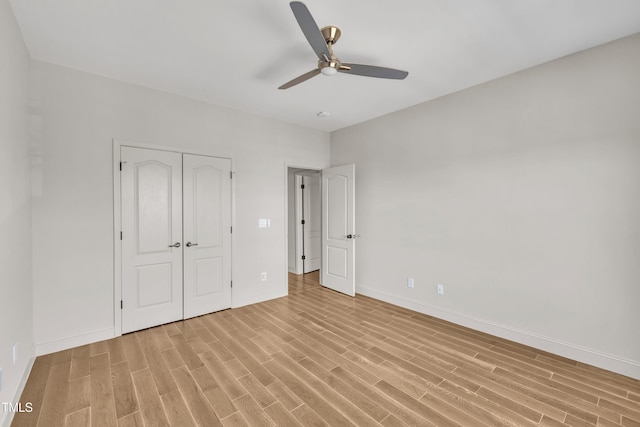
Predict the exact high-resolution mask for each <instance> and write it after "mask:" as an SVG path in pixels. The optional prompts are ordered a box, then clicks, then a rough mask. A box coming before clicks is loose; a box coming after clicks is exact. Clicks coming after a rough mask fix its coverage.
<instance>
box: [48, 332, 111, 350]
mask: <svg viewBox="0 0 640 427" xmlns="http://www.w3.org/2000/svg"><path fill="white" fill-rule="evenodd" d="M114 337H115V334H114V330H113V328H107V329H100V330H98V331H93V332H87V333H86V334H81V335H74V336H71V337H66V338H61V339H58V340H53V341H47V342H43V343H38V344H36V356H42V355H43V354H49V353H55V352H56V351H61V350H66V349H68V348H73V347H78V346H81V345H85V344H91V343H94V342H98V341H103V340H108V339H111V338H114Z"/></svg>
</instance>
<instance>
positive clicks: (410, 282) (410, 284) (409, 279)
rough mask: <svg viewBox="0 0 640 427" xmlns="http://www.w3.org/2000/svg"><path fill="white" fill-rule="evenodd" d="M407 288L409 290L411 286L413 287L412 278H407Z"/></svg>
mask: <svg viewBox="0 0 640 427" xmlns="http://www.w3.org/2000/svg"><path fill="white" fill-rule="evenodd" d="M407 286H408V287H410V288H413V286H414V282H413V277H409V278H408V279H407Z"/></svg>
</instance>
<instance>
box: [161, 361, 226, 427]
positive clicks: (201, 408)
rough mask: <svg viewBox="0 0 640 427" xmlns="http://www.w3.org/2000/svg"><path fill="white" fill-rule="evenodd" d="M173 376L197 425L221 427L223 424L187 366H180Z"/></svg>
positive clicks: (173, 371) (174, 370) (172, 372)
mask: <svg viewBox="0 0 640 427" xmlns="http://www.w3.org/2000/svg"><path fill="white" fill-rule="evenodd" d="M171 374H172V375H173V377H174V378H175V380H176V383H177V384H178V387H179V389H180V393H182V395H183V396H184V399H185V401H186V402H187V406H188V407H189V411H190V412H191V415H192V416H193V418H194V420H195V421H196V425H198V426H201V427H211V426H221V425H222V423H221V422H220V420H219V419H218V417H217V415H216V414H215V412H214V411H213V408H212V407H211V405H210V404H209V402H208V400H207V398H206V397H205V395H204V394H203V393H202V391H201V390H200V388H199V387H198V384H197V383H196V381H195V380H194V379H193V376H192V375H191V373H190V372H189V370H188V369H187V368H186V367H185V366H180V367H178V368H175V369H173V370H171Z"/></svg>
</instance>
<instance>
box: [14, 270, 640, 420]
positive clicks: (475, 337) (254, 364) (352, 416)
mask: <svg viewBox="0 0 640 427" xmlns="http://www.w3.org/2000/svg"><path fill="white" fill-rule="evenodd" d="M21 402H23V403H24V402H32V404H33V412H32V413H20V414H16V416H15V417H14V420H13V424H12V426H47V427H48V426H94V427H95V426H102V425H113V426H115V425H117V426H120V427H125V426H126V427H129V426H135V427H138V426H154V427H155V426H169V425H175V426H260V425H264V426H275V425H280V426H296V425H304V426H307V425H309V426H316V425H317V426H348V425H362V426H373V425H380V426H407V425H409V426H412V425H413V426H438V427H441V426H473V427H476V426H604V427H609V426H640V381H637V380H634V379H631V378H628V377H624V376H621V375H617V374H614V373H611V372H607V371H604V370H602V369H598V368H595V367H592V366H588V365H585V364H583V363H578V362H576V361H573V360H569V359H566V358H563V357H560V356H556V355H553V354H550V353H546V352H544V351H539V350H536V349H534V348H530V347H526V346H523V345H520V344H517V343H513V342H510V341H507V340H503V339H500V338H496V337H493V336H491V335H487V334H483V333H480V332H477V331H473V330H470V329H468V328H464V327H461V326H458V325H454V324H452V323H448V322H445V321H443V320H440V319H436V318H433V317H430V316H426V315H424V314H420V313H415V312H412V311H410V310H407V309H404V308H401V307H395V306H393V305H390V304H387V303H384V302H380V301H377V300H374V299H372V298H368V297H363V296H360V295H358V296H356V297H355V298H351V297H347V296H344V295H341V294H339V293H336V292H333V291H331V290H328V289H326V288H323V287H322V286H320V285H319V283H318V274H317V272H316V273H310V274H306V275H302V276H295V275H290V276H289V296H288V297H284V298H279V299H275V300H271V301H267V302H263V303H260V304H254V305H251V306H246V307H241V308H238V309H233V310H226V311H222V312H218V313H212V314H208V315H205V316H200V317H196V318H193V319H189V320H186V321H180V322H174V323H170V324H167V325H162V326H159V327H156V328H151V329H147V330H144V331H139V332H135V333H131V334H127V335H124V336H122V337H118V338H115V339H111V340H107V341H101V342H98V343H93V344H90V345H86V346H82V347H77V348H74V349H68V350H65V351H61V352H58V353H55V354H50V355H45V356H40V357H38V358H37V359H36V361H35V363H34V366H33V368H32V371H31V373H30V376H29V380H28V381H27V384H26V386H25V389H24V392H23V395H22V397H21Z"/></svg>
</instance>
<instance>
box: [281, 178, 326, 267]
mask: <svg viewBox="0 0 640 427" xmlns="http://www.w3.org/2000/svg"><path fill="white" fill-rule="evenodd" d="M287 173H288V181H287V182H288V185H287V186H288V242H287V244H288V254H289V256H288V260H287V263H288V270H289V272H290V273H293V274H305V273H311V272H318V271H319V270H320V268H321V265H322V258H321V255H322V232H321V230H322V209H321V200H322V194H321V187H320V183H321V171H320V170H313V169H300V168H288V170H287Z"/></svg>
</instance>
